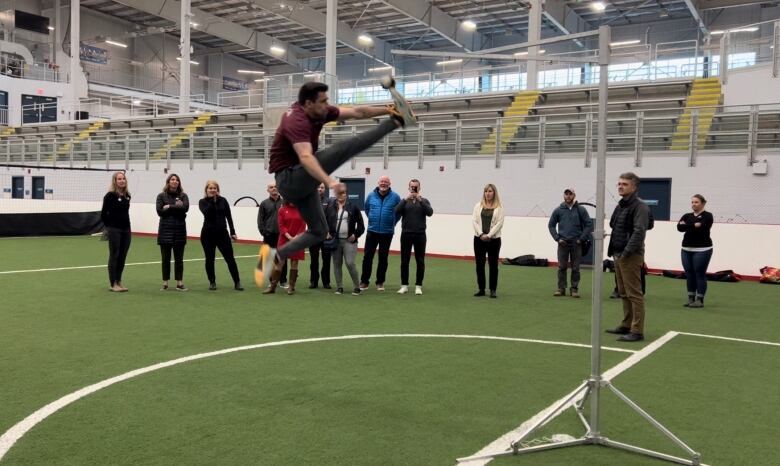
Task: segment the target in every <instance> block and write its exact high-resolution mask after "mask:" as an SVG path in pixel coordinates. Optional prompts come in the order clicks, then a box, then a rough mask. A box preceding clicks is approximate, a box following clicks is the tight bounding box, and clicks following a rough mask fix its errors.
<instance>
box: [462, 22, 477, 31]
mask: <svg viewBox="0 0 780 466" xmlns="http://www.w3.org/2000/svg"><path fill="white" fill-rule="evenodd" d="M460 25H461V26H463V29H465V30H467V31H474V30H476V29H477V23H475V22H474V21H472V20H470V19H467V20H466V21H463V22H462V23H460Z"/></svg>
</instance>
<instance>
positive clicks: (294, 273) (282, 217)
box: [263, 200, 306, 295]
mask: <svg viewBox="0 0 780 466" xmlns="http://www.w3.org/2000/svg"><path fill="white" fill-rule="evenodd" d="M305 231H306V222H305V221H304V220H303V218H302V217H301V212H300V211H299V210H298V207H296V206H295V205H294V204H293V203H291V202H289V201H286V200H285V201H284V204H282V207H281V208H280V209H279V247H280V248H281V247H282V246H284V245H285V244H287V243H289V242H290V241H292V240H294V239H295V238H297V237H299V236H301V235H302V234H304V232H305ZM305 258H306V257H305V255H304V250H303V249H298V250H295V251H294V252H293V253H292V254H291V255H289V256H287V259H290V281H289V282H288V283H287V285H288V286H287V294H288V295H291V294H295V284H296V283H297V282H298V262H299V261H302V260H304V259H305ZM283 260H286V259H283ZM276 284H277V282H276V280H274V278H273V277H272V278H271V280H270V283H269V285H268V288H267V289H266V290H265V291H263V294H271V293H274V292H275V291H276Z"/></svg>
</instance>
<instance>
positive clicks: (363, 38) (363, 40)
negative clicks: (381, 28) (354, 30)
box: [357, 34, 374, 45]
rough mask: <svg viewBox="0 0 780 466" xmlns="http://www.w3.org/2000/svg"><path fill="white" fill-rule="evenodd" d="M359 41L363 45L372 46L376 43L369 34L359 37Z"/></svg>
mask: <svg viewBox="0 0 780 466" xmlns="http://www.w3.org/2000/svg"><path fill="white" fill-rule="evenodd" d="M357 40H358V42H360V43H361V44H363V45H371V44H373V43H374V39H372V38H371V36H369V35H368V34H360V35H359V36H358V37H357Z"/></svg>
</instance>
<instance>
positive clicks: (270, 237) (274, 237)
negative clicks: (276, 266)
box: [263, 233, 287, 283]
mask: <svg viewBox="0 0 780 466" xmlns="http://www.w3.org/2000/svg"><path fill="white" fill-rule="evenodd" d="M263 243H265V244H267V245H269V246H271V247H272V248H274V249H276V244H277V243H279V233H268V234H267V235H265V236H263ZM279 283H287V261H284V265H283V266H282V274H281V275H279Z"/></svg>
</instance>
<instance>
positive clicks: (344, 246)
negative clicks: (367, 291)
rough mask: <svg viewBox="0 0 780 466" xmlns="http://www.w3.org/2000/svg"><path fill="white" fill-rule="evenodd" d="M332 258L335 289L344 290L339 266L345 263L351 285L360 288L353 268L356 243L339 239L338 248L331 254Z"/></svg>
mask: <svg viewBox="0 0 780 466" xmlns="http://www.w3.org/2000/svg"><path fill="white" fill-rule="evenodd" d="M331 256H332V257H333V275H334V276H335V277H336V288H344V282H343V280H342V270H341V264H342V263H343V262H346V263H347V271H348V272H349V276H350V277H352V284H353V285H354V287H355V288H358V287H359V286H360V282H359V281H358V273H357V267H356V266H355V256H357V241H356V242H354V243H350V242H349V241H347V240H346V238H342V239H339V247H338V248H336V250H335V251H333V252H332V253H331Z"/></svg>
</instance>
